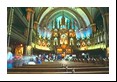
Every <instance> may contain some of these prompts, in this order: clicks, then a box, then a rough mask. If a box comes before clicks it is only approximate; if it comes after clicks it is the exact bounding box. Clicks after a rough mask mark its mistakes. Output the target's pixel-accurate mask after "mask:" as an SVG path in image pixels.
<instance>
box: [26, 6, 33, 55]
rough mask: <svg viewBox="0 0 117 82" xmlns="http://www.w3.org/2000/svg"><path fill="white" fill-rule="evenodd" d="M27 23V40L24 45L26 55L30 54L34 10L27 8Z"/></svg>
mask: <svg viewBox="0 0 117 82" xmlns="http://www.w3.org/2000/svg"><path fill="white" fill-rule="evenodd" d="M26 11H27V21H28V38H27V45H26V47H27V48H26V55H31V54H32V32H33V21H34V10H33V9H32V8H27V9H26Z"/></svg>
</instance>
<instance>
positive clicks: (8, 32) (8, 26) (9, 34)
mask: <svg viewBox="0 0 117 82" xmlns="http://www.w3.org/2000/svg"><path fill="white" fill-rule="evenodd" d="M13 14H14V8H12V7H11V8H10V13H9V19H8V25H7V47H9V44H10V37H11V30H12V23H13Z"/></svg>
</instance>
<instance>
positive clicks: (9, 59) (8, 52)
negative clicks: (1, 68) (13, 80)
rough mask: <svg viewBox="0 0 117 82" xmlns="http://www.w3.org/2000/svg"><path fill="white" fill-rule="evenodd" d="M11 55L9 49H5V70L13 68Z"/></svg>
mask: <svg viewBox="0 0 117 82" xmlns="http://www.w3.org/2000/svg"><path fill="white" fill-rule="evenodd" d="M13 58H14V57H13V54H12V52H11V48H10V47H7V69H12V68H13Z"/></svg>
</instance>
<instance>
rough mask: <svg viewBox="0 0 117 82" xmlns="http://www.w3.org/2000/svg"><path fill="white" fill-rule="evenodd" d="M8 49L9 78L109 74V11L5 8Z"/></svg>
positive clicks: (59, 8)
mask: <svg viewBox="0 0 117 82" xmlns="http://www.w3.org/2000/svg"><path fill="white" fill-rule="evenodd" d="M7 47H10V48H11V52H12V53H13V56H14V59H13V60H14V63H13V68H12V69H7V73H8V74H71V73H74V74H109V8H108V7H8V8H7ZM18 57H19V59H18ZM38 60H39V62H37V61H38ZM30 62H33V63H30Z"/></svg>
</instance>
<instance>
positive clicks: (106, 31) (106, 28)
mask: <svg viewBox="0 0 117 82" xmlns="http://www.w3.org/2000/svg"><path fill="white" fill-rule="evenodd" d="M103 25H104V37H105V44H106V47H108V46H109V14H108V13H105V14H104V15H103Z"/></svg>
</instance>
